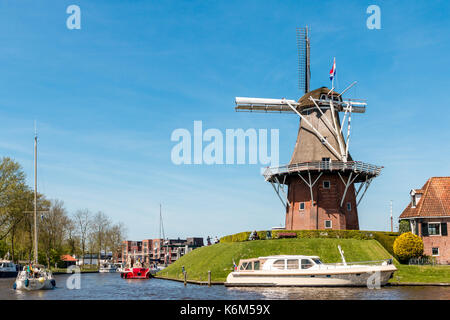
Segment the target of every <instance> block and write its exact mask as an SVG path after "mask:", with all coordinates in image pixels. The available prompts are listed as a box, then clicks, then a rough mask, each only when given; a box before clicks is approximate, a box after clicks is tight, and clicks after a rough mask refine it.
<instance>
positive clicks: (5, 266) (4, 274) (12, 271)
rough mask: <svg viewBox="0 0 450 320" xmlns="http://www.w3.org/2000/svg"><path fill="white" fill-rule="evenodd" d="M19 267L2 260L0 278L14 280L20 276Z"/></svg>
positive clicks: (0, 262)
mask: <svg viewBox="0 0 450 320" xmlns="http://www.w3.org/2000/svg"><path fill="white" fill-rule="evenodd" d="M17 268H18V266H17V265H16V264H15V263H14V262H12V261H11V260H5V259H0V278H14V277H16V276H17V274H18V271H17V270H18V269H17Z"/></svg>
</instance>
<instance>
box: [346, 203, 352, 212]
mask: <svg viewBox="0 0 450 320" xmlns="http://www.w3.org/2000/svg"><path fill="white" fill-rule="evenodd" d="M347 211H352V204H351V203H350V202H347Z"/></svg>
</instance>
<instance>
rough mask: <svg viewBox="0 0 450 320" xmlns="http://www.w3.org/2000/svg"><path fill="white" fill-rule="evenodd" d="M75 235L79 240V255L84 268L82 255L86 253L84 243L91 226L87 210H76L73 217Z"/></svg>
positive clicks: (89, 213)
mask: <svg viewBox="0 0 450 320" xmlns="http://www.w3.org/2000/svg"><path fill="white" fill-rule="evenodd" d="M74 222H75V228H76V230H77V231H76V233H77V234H78V236H79V238H80V246H81V255H82V261H83V266H84V255H85V253H86V244H87V243H86V242H87V240H88V236H89V231H90V229H91V226H92V218H91V212H90V211H89V210H88V209H83V210H78V211H77V212H75V215H74Z"/></svg>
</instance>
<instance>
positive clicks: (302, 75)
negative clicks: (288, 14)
mask: <svg viewBox="0 0 450 320" xmlns="http://www.w3.org/2000/svg"><path fill="white" fill-rule="evenodd" d="M297 50H298V88H299V89H300V90H301V91H303V94H305V93H308V92H309V81H310V79H311V70H310V67H309V36H308V26H306V27H304V28H297Z"/></svg>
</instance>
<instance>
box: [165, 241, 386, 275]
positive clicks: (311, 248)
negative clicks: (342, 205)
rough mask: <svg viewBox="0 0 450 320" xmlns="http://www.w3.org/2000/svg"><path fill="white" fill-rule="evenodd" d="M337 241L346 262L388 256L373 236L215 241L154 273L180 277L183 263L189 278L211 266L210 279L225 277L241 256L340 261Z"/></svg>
mask: <svg viewBox="0 0 450 320" xmlns="http://www.w3.org/2000/svg"><path fill="white" fill-rule="evenodd" d="M338 245H341V247H342V250H344V254H345V258H346V260H347V261H348V262H350V261H372V260H381V259H389V258H390V257H391V256H390V254H389V253H388V252H387V251H386V250H385V249H384V248H383V247H382V246H381V245H380V243H379V242H378V241H376V240H356V239H314V238H305V239H278V240H256V241H246V242H230V243H218V244H215V245H212V246H206V247H202V248H198V249H195V250H193V251H192V252H190V253H189V254H187V255H185V256H183V257H181V258H180V259H179V260H177V261H176V262H175V263H173V264H172V265H170V266H169V267H167V268H166V269H164V270H162V271H160V272H159V273H158V274H157V275H158V276H163V277H170V278H178V279H182V277H183V276H182V266H184V268H185V270H186V272H187V278H188V279H189V280H197V281H206V280H207V277H208V270H211V278H212V281H225V279H226V277H227V275H228V273H230V272H231V271H232V269H233V259H234V261H235V262H236V264H237V263H239V260H240V259H247V258H255V257H260V256H268V255H278V254H303V255H317V256H319V257H320V258H321V259H322V261H323V262H325V263H334V262H341V257H340V254H339V251H338V248H337V246H338Z"/></svg>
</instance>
